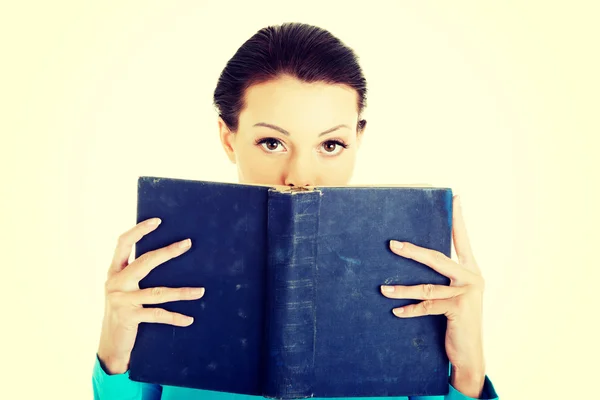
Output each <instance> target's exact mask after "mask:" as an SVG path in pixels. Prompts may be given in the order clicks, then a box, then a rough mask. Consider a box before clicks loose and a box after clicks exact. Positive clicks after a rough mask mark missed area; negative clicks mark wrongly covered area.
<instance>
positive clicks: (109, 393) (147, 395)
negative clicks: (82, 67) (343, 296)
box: [93, 24, 497, 400]
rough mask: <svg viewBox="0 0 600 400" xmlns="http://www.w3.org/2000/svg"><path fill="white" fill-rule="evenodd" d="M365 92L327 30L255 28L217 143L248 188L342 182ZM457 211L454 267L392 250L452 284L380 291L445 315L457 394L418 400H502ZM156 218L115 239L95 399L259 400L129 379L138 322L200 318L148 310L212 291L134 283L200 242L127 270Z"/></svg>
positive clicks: (227, 77)
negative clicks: (488, 368) (492, 377)
mask: <svg viewBox="0 0 600 400" xmlns="http://www.w3.org/2000/svg"><path fill="white" fill-rule="evenodd" d="M366 93H367V88H366V81H365V78H364V76H363V73H362V70H361V68H360V66H359V64H358V60H357V57H356V55H355V54H354V52H353V51H352V50H351V49H350V48H348V47H347V46H345V45H344V44H343V43H342V42H341V41H340V40H339V39H337V38H336V37H334V36H333V35H331V33H329V32H327V31H325V30H323V29H320V28H318V27H315V26H310V25H305V24H283V25H281V26H275V27H268V28H264V29H262V30H260V31H258V32H257V33H256V34H255V35H254V36H253V37H251V38H250V39H249V40H248V41H246V42H245V43H244V44H243V45H242V46H241V47H240V48H239V50H238V51H237V53H236V54H235V55H234V56H233V58H232V59H231V60H229V62H228V63H227V65H226V67H225V69H224V70H223V72H222V74H221V76H220V78H219V81H218V83H217V87H216V89H215V92H214V103H215V106H216V108H217V110H218V114H219V118H218V126H219V133H220V138H221V143H222V145H223V148H224V149H225V153H226V155H227V157H229V159H230V160H231V162H233V163H235V164H236V165H237V170H238V176H239V181H240V183H258V184H277V185H290V186H317V185H344V184H346V183H347V182H348V181H349V179H350V177H351V175H352V172H353V169H354V163H355V159H356V154H357V150H358V148H359V146H360V142H361V139H362V137H363V135H364V134H365V128H366V121H365V120H363V119H362V118H361V116H362V112H363V109H364V107H365V101H366ZM454 210H455V211H454V220H453V242H454V247H455V249H456V253H457V255H458V263H456V262H454V261H452V260H451V259H449V258H448V257H446V256H445V255H443V254H441V253H439V252H436V251H433V250H430V249H426V248H421V247H418V246H416V245H413V244H411V243H397V246H394V245H392V251H393V252H394V253H396V254H397V255H398V256H400V257H408V258H412V259H414V260H416V261H418V262H421V263H423V264H425V265H428V266H429V267H431V268H433V269H435V270H436V271H438V272H440V273H442V274H443V275H446V276H448V277H449V278H451V282H452V283H451V285H450V286H449V287H447V286H433V285H423V286H415V287H407V286H392V287H383V286H382V288H381V293H382V295H383V296H386V297H389V298H409V299H420V300H423V301H422V302H420V303H419V304H416V305H411V306H407V307H404V309H397V310H394V313H395V315H396V316H397V317H398V318H413V317H418V316H422V315H426V314H438V315H440V314H444V315H446V316H447V317H448V325H447V333H446V341H445V346H446V352H447V354H448V357H449V359H450V362H451V364H452V370H451V374H450V377H449V394H448V395H446V396H445V397H444V396H442V397H440V396H438V397H421V398H420V399H429V400H434V399H442V398H444V399H469V398H483V399H493V398H497V395H496V393H495V391H494V388H493V386H492V384H491V382H490V381H489V379H488V378H487V376H486V375H485V365H484V364H485V363H484V356H483V346H482V332H481V331H482V329H481V328H482V292H483V279H482V277H481V274H480V272H479V268H478V266H477V264H476V261H475V259H474V257H473V254H472V251H471V249H470V245H469V240H468V237H467V234H466V230H465V226H464V223H463V219H462V214H461V211H460V205H459V203H458V200H457V199H456V197H455V199H454ZM159 223H160V221H159V220H157V219H150V220H148V221H144V222H141V223H140V224H138V225H136V226H135V227H133V228H132V229H131V230H129V231H127V232H125V233H124V234H122V235H121V236H120V238H119V241H118V245H117V247H116V250H115V254H114V258H113V260H112V264H111V266H110V269H109V272H108V279H107V281H106V309H105V315H104V321H103V324H102V332H101V336H100V344H99V347H98V353H97V357H96V362H95V366H94V371H93V387H94V396H95V398H97V399H111V400H118V399H153V400H154V399H223V400H236V399H242V398H243V397H251V398H255V396H243V395H238V394H229V393H222V392H214V391H206V390H196V389H187V388H179V387H171V386H160V385H150V384H144V383H139V382H134V381H131V380H129V378H128V373H127V371H128V364H129V357H130V353H131V350H132V348H133V344H134V342H135V337H136V334H137V327H138V324H139V323H141V322H150V323H164V324H172V325H176V326H188V325H190V324H191V322H192V321H191V319H190V318H189V317H187V316H184V315H180V314H176V313H172V312H167V311H166V310H162V309H151V308H144V307H143V306H142V305H143V304H160V303H165V302H169V301H176V300H192V299H198V298H200V297H202V296H203V294H204V288H181V289H174V288H153V289H144V290H140V289H139V286H138V282H139V281H140V280H141V279H142V278H143V277H144V276H146V274H148V273H149V272H150V271H151V270H152V269H153V268H157V267H159V266H160V264H162V263H164V262H166V261H167V260H169V259H171V258H173V257H177V256H179V255H180V254H182V253H184V252H186V251H187V250H188V249H190V247H191V246H192V245H193V244H192V243H190V242H189V241H186V240H184V241H182V242H179V243H173V244H172V245H170V246H167V247H165V248H162V249H158V250H156V251H152V252H148V253H146V254H144V255H142V256H141V257H139V258H138V259H136V260H135V261H133V262H132V263H131V264H129V263H128V258H129V255H130V254H131V251H132V247H133V245H134V244H135V243H136V242H137V241H138V240H140V239H141V238H142V237H143V236H144V235H148V234H151V232H152V231H153V230H154V229H156V228H157V226H158V224H159ZM206 290H210V288H206ZM384 311H387V310H382V312H384ZM399 399H407V398H399ZM413 399H417V398H416V397H413Z"/></svg>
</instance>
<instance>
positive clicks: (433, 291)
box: [381, 284, 465, 300]
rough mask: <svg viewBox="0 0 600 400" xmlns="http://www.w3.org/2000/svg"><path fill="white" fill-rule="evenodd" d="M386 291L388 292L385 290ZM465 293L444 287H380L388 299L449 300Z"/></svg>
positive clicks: (462, 288)
mask: <svg viewBox="0 0 600 400" xmlns="http://www.w3.org/2000/svg"><path fill="white" fill-rule="evenodd" d="M386 289H388V290H386ZM464 292H465V289H464V287H454V286H445V285H432V284H424V285H415V286H401V285H394V286H386V285H382V286H381V293H382V294H383V295H384V296H385V297H389V298H390V299H414V300H434V299H450V298H453V297H456V296H459V295H461V294H463V293H464Z"/></svg>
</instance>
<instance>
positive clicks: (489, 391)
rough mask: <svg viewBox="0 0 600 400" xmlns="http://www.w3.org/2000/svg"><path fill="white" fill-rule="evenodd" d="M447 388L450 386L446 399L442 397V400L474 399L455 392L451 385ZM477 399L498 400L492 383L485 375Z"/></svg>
mask: <svg viewBox="0 0 600 400" xmlns="http://www.w3.org/2000/svg"><path fill="white" fill-rule="evenodd" d="M448 386H450V391H449V392H448V394H447V395H446V397H444V400H475V398H474V397H469V396H465V395H464V394H462V393H461V392H459V391H458V390H456V389H455V388H454V386H452V385H451V384H448ZM477 399H484V400H498V394H497V393H496V389H494V385H493V384H492V381H491V380H490V379H489V378H488V376H487V375H486V376H485V381H484V383H483V390H482V391H481V397H477Z"/></svg>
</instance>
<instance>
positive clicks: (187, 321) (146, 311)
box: [134, 307, 194, 326]
mask: <svg viewBox="0 0 600 400" xmlns="http://www.w3.org/2000/svg"><path fill="white" fill-rule="evenodd" d="M134 315H135V318H136V322H137V323H138V324H139V323H141V322H150V323H159V324H169V325H175V326H189V325H191V324H192V322H194V318H192V317H188V316H187V315H183V314H179V313H176V312H171V311H167V310H164V309H162V308H154V307H152V308H140V309H139V310H137V311H136V312H135V314H134Z"/></svg>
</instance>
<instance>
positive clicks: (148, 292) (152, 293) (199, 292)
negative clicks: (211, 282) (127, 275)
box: [125, 287, 204, 305]
mask: <svg viewBox="0 0 600 400" xmlns="http://www.w3.org/2000/svg"><path fill="white" fill-rule="evenodd" d="M202 296H204V288H203V287H198V288H194V287H185V288H169V287H153V288H148V289H142V290H138V291H135V292H127V293H126V294H125V300H126V301H128V302H129V303H130V304H134V305H142V304H162V303H168V302H170V301H179V300H196V299H199V298H201V297H202Z"/></svg>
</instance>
